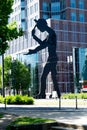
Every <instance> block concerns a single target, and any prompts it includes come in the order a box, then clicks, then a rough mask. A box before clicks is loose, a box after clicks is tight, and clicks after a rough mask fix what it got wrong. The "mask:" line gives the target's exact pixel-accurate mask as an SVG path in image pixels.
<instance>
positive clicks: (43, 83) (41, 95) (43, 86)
mask: <svg viewBox="0 0 87 130" xmlns="http://www.w3.org/2000/svg"><path fill="white" fill-rule="evenodd" d="M49 71H50V66H49V64H48V63H47V64H46V65H45V67H44V70H43V73H42V76H41V88H40V93H39V98H45V97H46V95H45V90H46V79H47V75H48V73H49Z"/></svg>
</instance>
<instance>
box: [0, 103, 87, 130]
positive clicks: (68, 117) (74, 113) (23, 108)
mask: <svg viewBox="0 0 87 130" xmlns="http://www.w3.org/2000/svg"><path fill="white" fill-rule="evenodd" d="M39 102H40V101H39ZM0 111H1V112H5V113H8V114H6V115H5V117H4V119H1V120H0V130H4V128H3V129H1V125H3V124H5V123H6V122H7V124H8V122H10V121H11V120H12V119H14V118H15V117H17V116H29V117H42V118H50V119H55V120H57V121H58V122H60V123H66V124H75V125H79V126H83V125H84V126H87V108H86V107H85V108H82V107H80V108H78V109H76V108H75V106H74V107H72V106H71V107H70V106H69V107H68V106H65V107H61V109H59V106H57V105H44V104H43V105H42V104H41V105H40V104H39V105H8V106H7V108H6V110H5V108H4V105H0ZM15 115H17V116H15ZM6 120H7V121H6Z"/></svg>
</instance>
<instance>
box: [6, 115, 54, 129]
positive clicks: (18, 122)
mask: <svg viewBox="0 0 87 130" xmlns="http://www.w3.org/2000/svg"><path fill="white" fill-rule="evenodd" d="M52 122H55V120H52V119H45V118H31V117H20V118H16V119H15V120H14V121H12V122H11V123H10V124H9V125H8V126H7V128H6V130H10V126H12V125H28V124H40V123H52Z"/></svg>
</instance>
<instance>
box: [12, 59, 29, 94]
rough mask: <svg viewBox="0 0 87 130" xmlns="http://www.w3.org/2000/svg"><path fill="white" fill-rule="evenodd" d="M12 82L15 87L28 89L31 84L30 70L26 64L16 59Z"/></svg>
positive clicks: (13, 66) (13, 64) (13, 65)
mask: <svg viewBox="0 0 87 130" xmlns="http://www.w3.org/2000/svg"><path fill="white" fill-rule="evenodd" d="M12 84H13V87H14V89H16V90H17V93H18V90H19V89H21V90H26V89H28V88H29V84H30V71H29V68H28V67H26V65H24V64H22V63H21V62H20V61H18V60H15V61H14V62H13V63H12Z"/></svg>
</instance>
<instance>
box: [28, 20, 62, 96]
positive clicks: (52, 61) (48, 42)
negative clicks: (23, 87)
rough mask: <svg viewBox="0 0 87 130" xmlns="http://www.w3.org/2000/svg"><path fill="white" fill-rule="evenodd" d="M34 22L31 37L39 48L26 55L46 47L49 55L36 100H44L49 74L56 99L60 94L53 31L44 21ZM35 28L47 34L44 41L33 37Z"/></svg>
mask: <svg viewBox="0 0 87 130" xmlns="http://www.w3.org/2000/svg"><path fill="white" fill-rule="evenodd" d="M35 22H36V25H35V27H34V29H33V30H32V37H33V39H35V40H36V41H37V42H38V44H39V46H37V47H36V48H35V49H32V50H31V49H30V50H29V52H28V53H27V54H26V55H28V54H34V53H37V52H38V51H40V50H42V49H44V48H46V47H48V53H49V56H48V59H47V63H46V65H45V67H44V70H43V73H42V76H41V88H40V92H39V94H38V95H37V98H45V89H46V79H47V75H48V74H49V72H51V75H52V80H53V85H54V89H55V91H56V92H57V95H58V98H60V97H61V93H60V90H59V87H58V83H57V79H56V75H57V71H56V65H57V60H58V59H57V54H56V42H57V41H56V34H55V31H54V30H53V29H52V28H50V27H49V26H48V25H47V22H46V20H45V19H38V20H35ZM36 27H37V28H38V29H39V30H40V31H41V32H44V31H46V32H47V33H48V36H47V37H46V38H45V40H43V41H42V40H41V39H40V38H38V37H37V36H36V35H35V28H36Z"/></svg>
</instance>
